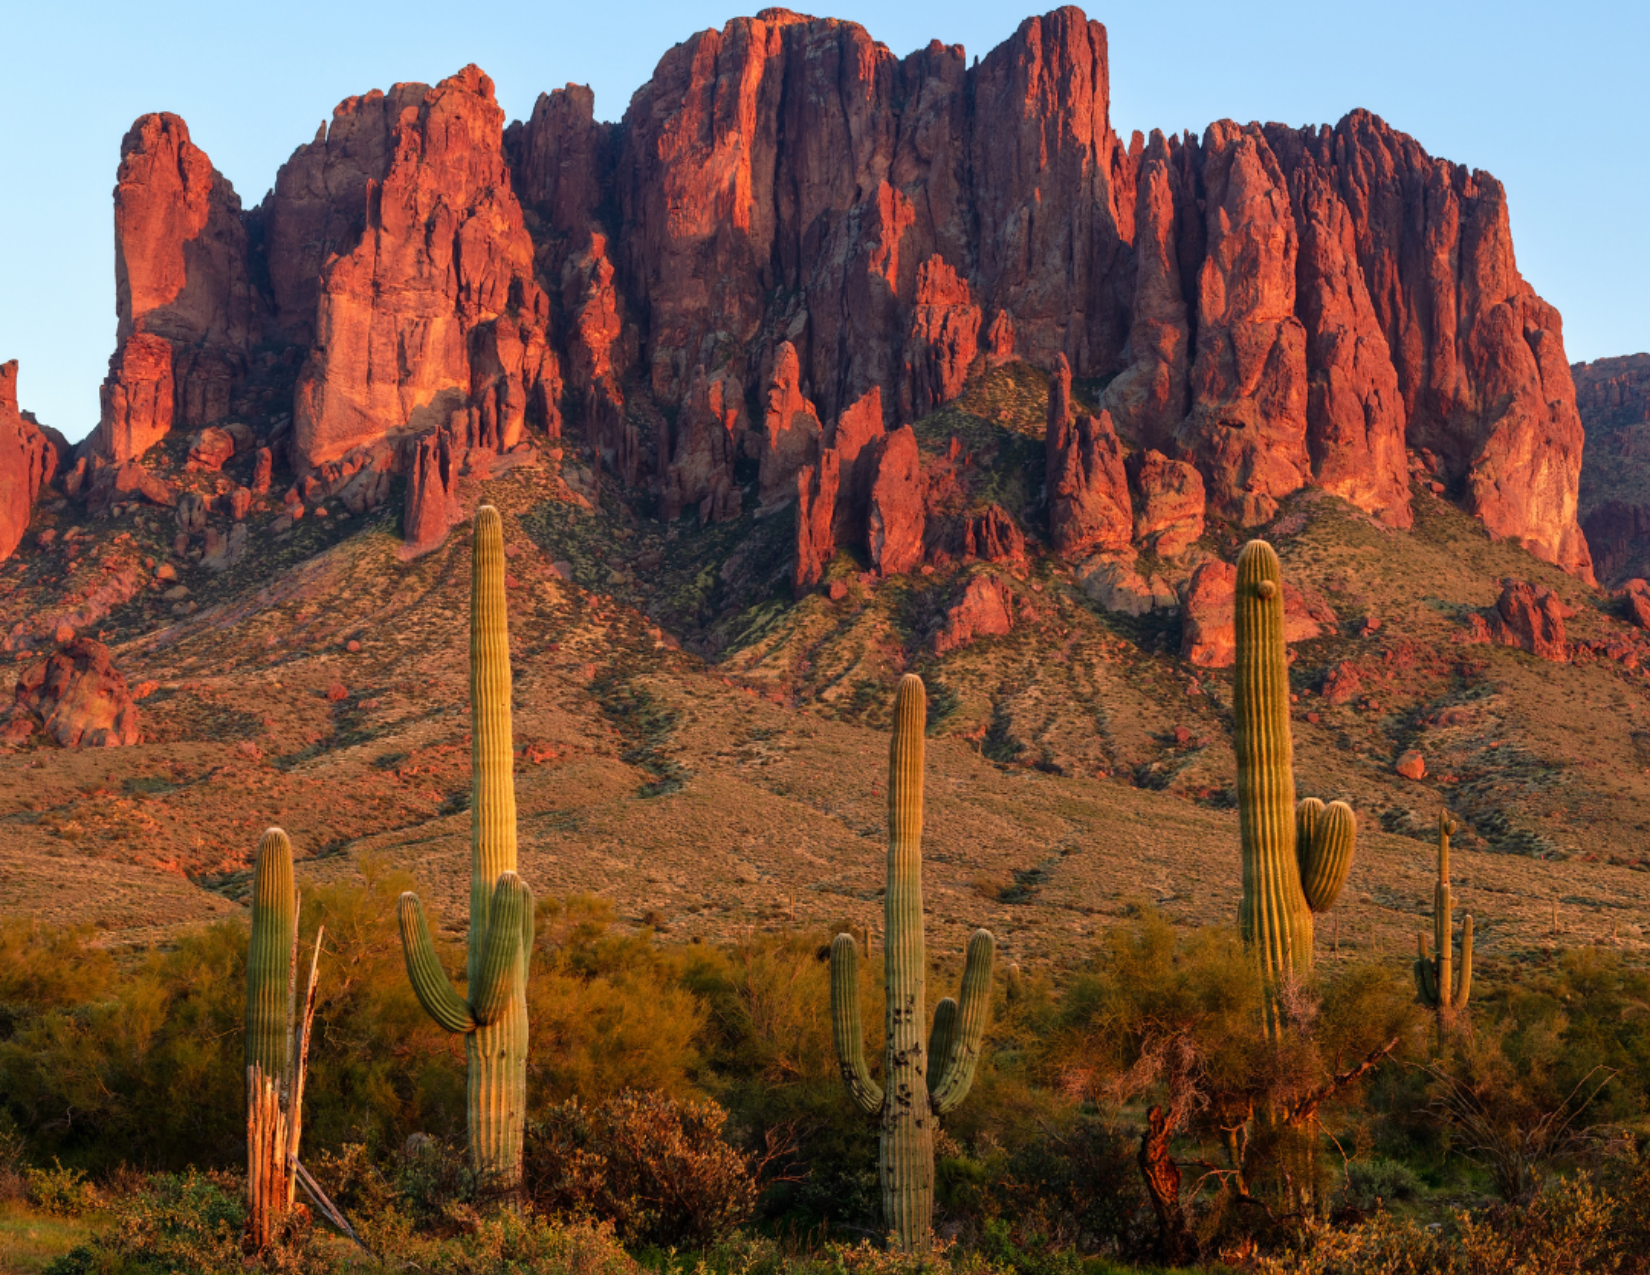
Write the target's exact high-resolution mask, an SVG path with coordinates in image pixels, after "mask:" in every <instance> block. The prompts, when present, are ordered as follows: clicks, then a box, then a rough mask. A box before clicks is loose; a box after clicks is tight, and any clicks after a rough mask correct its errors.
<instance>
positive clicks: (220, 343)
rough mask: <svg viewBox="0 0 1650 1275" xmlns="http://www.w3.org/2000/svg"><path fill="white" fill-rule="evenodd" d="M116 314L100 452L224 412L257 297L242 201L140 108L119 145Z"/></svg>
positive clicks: (247, 344) (167, 119)
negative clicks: (139, 115)
mask: <svg viewBox="0 0 1650 1275" xmlns="http://www.w3.org/2000/svg"><path fill="white" fill-rule="evenodd" d="M115 314H116V319H117V322H116V328H115V345H116V348H115V353H114V356H113V357H112V358H111V359H110V361H109V376H108V378H107V379H106V380H105V381H104V383H103V411H102V416H101V418H100V420H99V422H98V428H97V433H96V436H95V442H94V449H95V450H96V452H97V453H98V455H100V456H101V457H103V458H104V459H105V460H109V461H113V462H114V463H116V464H118V463H121V462H123V461H127V460H131V459H134V458H136V457H138V456H141V455H143V453H144V452H146V451H148V450H149V448H150V447H152V446H154V444H155V443H157V442H159V441H160V440H161V439H162V438H164V437H165V436H166V434H167V433H168V432H169V431H171V430H172V429H173V428H183V429H188V428H192V427H196V426H200V425H205V424H208V423H210V422H212V421H216V420H220V419H222V418H223V417H224V416H225V415H227V414H228V412H229V410H230V403H231V399H232V392H233V390H234V388H235V385H236V382H237V381H238V380H239V379H240V378H242V377H244V376H245V375H246V372H247V356H248V351H249V350H250V348H251V346H252V344H253V342H255V341H256V340H257V339H258V337H259V336H260V334H261V329H262V317H263V307H262V299H261V295H260V293H259V291H258V289H257V288H256V286H255V285H254V282H253V271H252V265H251V259H250V254H249V250H248V244H247V228H246V224H245V219H244V218H243V217H242V215H241V202H240V199H239V198H238V197H237V196H236V194H235V191H234V188H233V187H231V186H230V184H229V182H228V181H226V180H225V179H224V177H223V176H222V174H220V173H219V172H218V171H217V170H216V169H214V168H213V167H212V162H211V160H209V159H208V158H207V156H206V153H205V152H204V151H202V150H201V149H200V148H199V147H198V146H196V145H195V144H194V143H193V142H192V141H190V140H189V128H188V126H187V125H186V124H184V122H183V121H182V120H181V119H179V118H178V117H177V116H176V115H171V114H166V113H159V114H153V115H145V116H142V117H141V118H140V119H138V121H137V122H136V123H134V124H133V125H132V127H131V130H130V131H129V132H128V133H127V134H126V137H125V138H124V140H122V142H121V144H120V172H119V175H118V177H117V178H116V184H115Z"/></svg>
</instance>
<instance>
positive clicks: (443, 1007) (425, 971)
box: [395, 890, 476, 1035]
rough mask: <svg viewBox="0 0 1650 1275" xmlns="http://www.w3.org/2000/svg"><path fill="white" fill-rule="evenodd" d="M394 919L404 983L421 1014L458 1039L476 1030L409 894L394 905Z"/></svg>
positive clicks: (414, 897)
mask: <svg viewBox="0 0 1650 1275" xmlns="http://www.w3.org/2000/svg"><path fill="white" fill-rule="evenodd" d="M395 910H396V917H397V919H398V920H399V921H400V923H401V952H402V955H403V956H405V957H406V961H407V979H408V981H409V982H411V983H412V988H413V992H414V993H415V994H416V995H417V996H418V1003H419V1004H420V1005H422V1006H423V1007H424V1012H425V1013H427V1014H428V1015H429V1016H430V1017H431V1018H433V1019H435V1021H436V1022H437V1023H439V1024H441V1026H442V1027H445V1028H446V1029H447V1030H448V1031H450V1032H456V1033H458V1034H460V1035H462V1034H464V1033H466V1032H472V1031H474V1030H475V1029H476V1020H475V1018H474V1017H473V1016H472V1015H471V1013H470V1007H469V1006H468V1005H466V1004H465V1003H464V999H463V998H462V997H461V996H459V994H458V993H457V992H456V991H454V990H453V985H452V983H451V982H450V981H449V980H448V978H447V971H446V970H444V969H442V968H441V961H440V959H439V958H438V957H437V956H436V954H435V942H434V941H433V940H432V939H431V938H430V925H429V922H428V921H426V920H425V919H424V908H423V905H422V904H420V903H419V901H418V896H417V895H416V894H414V893H413V892H412V891H411V890H408V891H407V892H406V893H405V894H403V895H402V896H401V898H400V900H399V901H398V902H397V903H396V907H395Z"/></svg>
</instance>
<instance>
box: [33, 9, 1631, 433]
mask: <svg viewBox="0 0 1650 1275" xmlns="http://www.w3.org/2000/svg"><path fill="white" fill-rule="evenodd" d="M754 8H755V6H751V7H749V8H740V7H736V6H734V5H732V4H731V3H729V0H715V2H714V3H707V2H706V0H582V2H580V3H576V4H574V3H566V2H565V0H532V2H531V3H516V2H515V0H496V2H495V3H493V4H489V5H474V4H466V3H446V4H434V3H425V2H424V0H403V2H402V3H399V4H396V5H393V6H392V5H379V4H375V5H364V4H360V5H358V4H352V3H350V0H328V2H327V3H317V2H316V0H275V2H274V3H266V4H234V3H224V0H213V2H212V3H178V2H176V0H148V2H147V3H143V4H132V3H130V0H122V2H121V3H119V4H111V3H96V4H91V3H76V2H75V0H60V2H58V3H52V4H43V3H42V4H33V5H27V6H25V5H24V4H23V3H21V2H20V0H14V2H13V3H8V4H7V5H6V6H5V8H4V10H3V12H4V22H3V23H0V28H3V29H4V30H5V32H6V56H5V69H4V71H3V72H0V105H3V118H4V119H5V121H6V123H5V126H4V129H3V131H0V360H5V359H10V358H16V359H20V360H21V362H22V367H21V369H20V377H19V391H20V398H21V400H22V405H23V406H24V407H27V408H32V409H33V410H34V411H35V412H37V413H38V414H39V416H40V418H41V419H42V420H44V421H46V422H48V423H50V424H53V425H56V426H57V427H58V428H60V429H62V430H63V431H64V433H66V434H67V435H68V436H69V437H70V438H71V439H77V438H80V437H81V436H83V435H84V434H85V433H86V432H87V431H88V430H90V429H91V427H92V426H93V425H94V424H95V423H96V420H97V411H98V407H97V387H98V383H99V382H100V381H101V380H102V377H103V374H104V372H105V370H106V366H107V360H108V357H109V354H110V352H111V350H112V348H113V345H114V329H115V315H114V304H115V302H114V244H113V215H112V204H111V200H110V191H111V190H112V189H113V186H114V178H115V169H116V166H117V164H118V162H119V158H120V139H121V137H122V136H123V135H124V134H125V132H126V129H127V128H128V127H129V126H130V125H131V123H132V121H133V119H135V118H136V117H137V116H138V115H140V114H142V113H144V112H146V111H155V110H167V111H173V112H176V113H177V114H179V115H181V116H183V118H184V119H185V120H187V121H188V124H189V130H190V133H191V135H192V136H193V138H194V140H195V142H196V144H197V145H199V146H201V147H202V148H203V149H204V150H205V151H206V152H207V154H208V155H210V156H211V157H212V161H213V163H214V164H215V165H216V166H217V168H218V169H219V170H220V171H221V172H222V173H224V175H225V176H227V177H228V178H229V179H230V181H231V182H233V183H234V186H235V189H236V191H237V192H239V194H240V196H241V199H242V201H243V203H244V204H245V205H246V206H248V207H251V206H252V205H254V204H256V203H257V202H258V201H259V200H260V199H261V198H262V197H263V195H264V192H265V191H266V190H268V188H269V187H270V185H271V184H272V182H273V180H274V176H275V170H276V169H277V168H278V167H279V166H280V164H281V162H282V161H283V160H284V159H285V158H286V157H287V156H288V155H289V154H291V152H292V150H293V149H294V148H295V147H296V146H298V145H299V144H300V143H302V142H305V141H307V140H308V139H309V138H311V137H313V136H314V133H315V128H316V125H317V124H319V123H320V122H321V121H323V120H325V119H327V118H329V117H330V115H331V112H332V107H333V105H334V104H335V103H337V102H338V101H339V100H340V99H341V98H344V97H346V96H349V95H350V94H354V93H362V92H365V91H367V90H368V89H371V88H387V87H388V86H389V85H390V84H391V83H393V82H394V81H396V80H423V81H434V80H437V79H440V78H442V77H443V76H446V75H449V74H451V73H452V72H453V71H455V70H457V69H458V68H459V67H461V66H463V65H465V64H466V63H468V62H475V63H477V64H478V65H480V66H481V67H482V68H483V69H484V70H486V71H487V72H488V73H489V74H490V75H491V76H492V77H493V80H494V83H495V84H496V85H497V88H498V94H499V98H500V100H501V102H502V103H503V105H504V108H505V110H506V112H507V113H508V114H509V116H510V117H511V118H521V117H524V116H526V115H527V114H528V113H529V112H530V111H531V110H532V107H533V102H534V99H535V98H536V97H537V95H538V94H539V92H540V91H543V90H548V89H551V88H555V87H559V86H560V85H562V84H565V83H568V82H569V81H576V82H579V83H585V84H589V85H591V87H592V88H593V89H594V90H595V94H596V114H597V116H598V117H599V118H603V119H617V118H619V117H620V116H621V115H622V114H623V113H624V108H625V105H626V104H627V103H628V102H629V100H630V95H631V93H632V92H634V91H635V89H636V88H637V87H638V86H639V85H640V84H641V83H642V82H643V81H644V80H645V79H647V77H648V75H649V74H650V73H651V71H652V69H653V66H654V64H655V63H656V62H657V61H658V59H659V57H660V55H661V54H663V53H664V51H665V50H666V49H667V48H669V47H670V45H672V44H674V43H676V42H678V41H680V40H682V39H684V38H685V37H687V36H688V35H690V34H692V33H693V32H694V31H697V30H700V29H702V28H704V27H707V26H719V25H721V24H722V23H723V22H725V21H726V20H727V19H729V18H731V17H734V16H737V15H738V14H740V13H748V12H752V11H754ZM1042 11H1043V9H1042V8H1041V7H1034V6H1033V3H1032V2H1031V0H1018V2H1010V0H899V2H898V3H888V2H887V0H884V2H883V3H868V2H867V0H840V2H839V3H833V4H829V5H825V4H821V5H820V6H819V7H817V8H816V9H815V12H817V13H823V14H827V15H829V16H833V17H840V18H848V19H852V20H854V21H858V22H861V23H863V24H864V25H865V26H866V27H867V28H868V29H869V30H870V31H871V33H872V34H873V35H874V36H875V37H876V38H877V39H879V40H881V41H882V42H883V43H885V44H887V45H888V46H889V47H890V48H891V49H893V51H894V52H895V53H898V54H905V53H908V52H910V51H911V50H912V49H915V48H919V47H921V46H922V45H925V44H926V43H927V42H928V41H929V40H930V39H934V38H939V39H941V40H944V41H945V42H946V43H948V44H958V43H960V44H962V45H964V46H965V47H966V48H967V50H968V52H969V54H970V55H983V54H984V53H985V52H987V51H988V50H989V49H991V48H992V47H993V46H994V45H996V44H998V43H1000V42H1001V41H1002V40H1003V39H1005V38H1006V37H1007V36H1008V35H1009V34H1011V33H1012V31H1013V30H1014V28H1015V27H1016V26H1017V25H1018V24H1019V22H1020V20H1021V19H1022V18H1024V17H1025V16H1026V15H1027V14H1029V13H1032V12H1042ZM1088 13H1089V16H1090V17H1092V18H1096V19H1098V20H1100V21H1101V22H1104V23H1105V24H1106V27H1107V29H1108V31H1109V33H1110V39H1111V77H1112V79H1111V83H1112V123H1113V126H1114V127H1115V128H1116V129H1117V131H1118V132H1119V133H1120V134H1121V135H1122V136H1123V137H1124V138H1125V139H1126V138H1127V137H1128V134H1129V132H1130V130H1132V129H1136V128H1139V129H1141V130H1143V131H1146V130H1150V129H1151V128H1154V127H1156V128H1162V129H1164V130H1165V131H1169V130H1181V129H1192V130H1194V131H1198V132H1201V131H1202V129H1203V127H1204V126H1205V125H1206V124H1208V123H1209V122H1210V121H1211V120H1214V119H1219V118H1222V117H1231V118H1234V119H1237V120H1241V121H1248V120H1251V119H1258V120H1263V121H1264V120H1277V121H1281V122H1284V123H1288V124H1297V125H1299V124H1308V123H1311V124H1317V123H1333V122H1334V121H1336V120H1338V119H1339V118H1340V117H1341V116H1342V115H1344V114H1345V113H1346V112H1347V111H1349V110H1351V109H1352V108H1354V107H1360V106H1362V107H1368V108H1369V109H1370V110H1373V111H1375V112H1376V113H1377V114H1379V115H1381V116H1383V117H1385V118H1386V119H1387V120H1388V121H1389V122H1390V123H1391V124H1393V125H1394V126H1396V127H1398V128H1401V129H1403V130H1404V131H1406V132H1409V133H1412V134H1413V135H1414V136H1415V137H1416V138H1418V139H1419V140H1420V142H1421V144H1422V145H1423V146H1425V147H1426V148H1427V149H1428V150H1429V151H1430V152H1432V153H1433V154H1434V155H1439V156H1443V157H1446V158H1448V159H1451V160H1455V161H1457V162H1460V163H1465V164H1468V165H1471V166H1472V167H1475V168H1482V169H1486V170H1488V171H1489V172H1492V173H1494V174H1495V175H1496V176H1497V177H1499V178H1500V179H1501V180H1502V182H1504V183H1505V185H1506V187H1507V191H1508V197H1509V202H1510V206H1511V212H1512V226H1513V237H1514V242H1515V243H1516V245H1517V250H1518V263H1519V266H1520V268H1521V270H1522V271H1523V274H1524V276H1525V278H1527V279H1528V280H1529V281H1530V282H1531V283H1532V284H1533V285H1534V287H1535V289H1536V291H1538V292H1539V293H1541V294H1542V295H1543V296H1544V297H1546V298H1547V299H1548V300H1549V301H1551V302H1553V303H1554V304H1555V305H1557V306H1558V307H1559V309H1560V310H1561V311H1562V313H1563V315H1564V335H1565V343H1566V347H1567V349H1568V350H1569V354H1570V358H1571V359H1572V360H1580V359H1594V358H1600V357H1604V356H1608V355H1612V354H1629V353H1634V352H1637V351H1642V350H1647V349H1650V252H1647V251H1646V247H1645V235H1646V229H1647V227H1646V210H1647V208H1650V71H1647V69H1646V60H1645V59H1646V53H1647V50H1650V3H1647V2H1646V0H1615V2H1613V3H1607V2H1605V0H1568V2H1567V3H1564V4H1554V3H1540V4H1537V3H1529V2H1526V0H1499V2H1495V3H1492V2H1490V0H1430V2H1425V0H1382V2H1378V3H1368V4H1348V3H1344V0H1343V2H1341V3H1336V2H1335V0H1179V3H1175V4H1140V3H1134V4H1130V5H1127V6H1107V5H1104V4H1100V3H1094V4H1092V6H1091V7H1089V9H1088Z"/></svg>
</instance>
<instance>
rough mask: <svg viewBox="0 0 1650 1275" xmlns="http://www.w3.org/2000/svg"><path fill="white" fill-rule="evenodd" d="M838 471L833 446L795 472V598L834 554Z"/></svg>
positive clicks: (818, 577) (821, 572)
mask: <svg viewBox="0 0 1650 1275" xmlns="http://www.w3.org/2000/svg"><path fill="white" fill-rule="evenodd" d="M841 476H842V471H841V466H840V462H839V460H838V457H837V452H836V449H835V448H834V447H827V448H825V450H824V451H822V452H820V454H819V463H818V464H817V465H804V466H803V467H802V468H801V469H800V470H799V471H797V475H796V568H795V570H794V572H793V573H792V577H791V587H792V590H793V591H794V592H795V594H796V596H797V597H801V596H802V595H803V594H804V593H807V592H808V591H809V590H810V589H812V588H813V587H814V586H815V585H816V584H818V583H819V582H820V581H821V580H823V579H824V578H825V567H826V565H827V564H828V563H829V562H830V561H831V557H832V555H834V554H835V553H836V535H835V532H834V529H833V523H834V522H835V518H836V505H837V488H838V484H839V483H840V481H841Z"/></svg>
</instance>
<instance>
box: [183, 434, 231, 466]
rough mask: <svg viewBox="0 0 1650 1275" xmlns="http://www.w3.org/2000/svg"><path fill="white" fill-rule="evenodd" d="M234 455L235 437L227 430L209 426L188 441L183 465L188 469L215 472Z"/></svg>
mask: <svg viewBox="0 0 1650 1275" xmlns="http://www.w3.org/2000/svg"><path fill="white" fill-rule="evenodd" d="M234 455H235V439H234V436H233V435H231V434H230V433H229V432H228V431H227V430H222V429H218V428H216V427H209V428H207V429H203V430H201V431H200V433H198V434H196V435H195V436H194V437H193V438H192V439H191V440H190V442H189V455H188V457H187V459H186V461H185V465H186V467H187V468H189V469H204V470H207V471H208V472H210V473H217V472H218V470H220V469H222V468H223V467H224V466H225V465H226V464H228V463H229V461H230V460H232V459H233V458H234Z"/></svg>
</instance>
